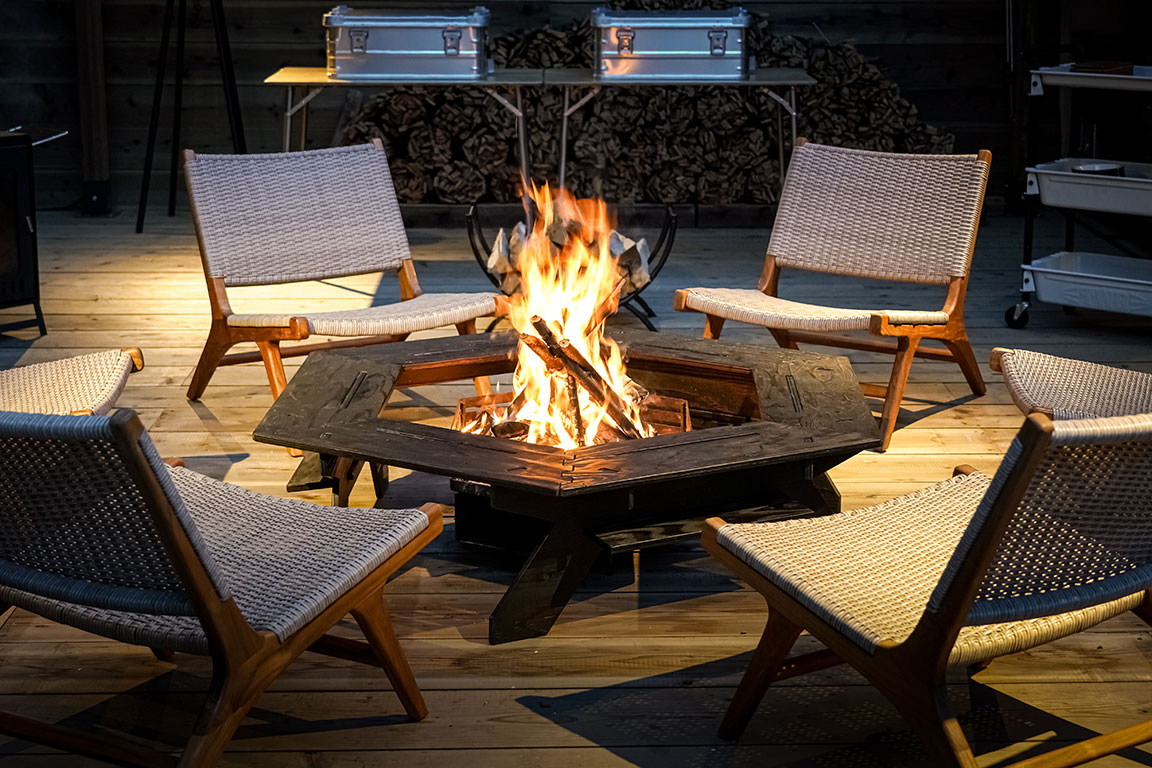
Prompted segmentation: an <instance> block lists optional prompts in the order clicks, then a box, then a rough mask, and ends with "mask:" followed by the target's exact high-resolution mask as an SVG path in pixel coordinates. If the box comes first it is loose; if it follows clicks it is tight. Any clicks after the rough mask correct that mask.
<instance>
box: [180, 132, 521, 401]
mask: <svg viewBox="0 0 1152 768" xmlns="http://www.w3.org/2000/svg"><path fill="white" fill-rule="evenodd" d="M371 143H372V144H373V145H374V146H375V147H376V149H378V150H379V151H381V152H383V151H384V144H383V142H382V141H381V140H380V139H372V142H371ZM195 158H196V152H195V151H193V150H191V149H186V150H184V164H185V165H187V164H188V163H189V162H190V161H193V160H195ZM185 179H186V180H187V174H185ZM188 202H189V205H190V206H191V209H192V220H193V222H194V223H195V225H196V243H197V245H198V246H199V250H200V261H201V264H202V265H203V267H204V277H205V280H206V281H207V283H208V303H209V305H210V306H211V311H212V325H211V327H210V328H209V330H208V338H207V340H206V341H205V342H204V349H203V351H202V352H201V353H200V359H199V361H198V362H197V363H196V369H195V371H194V372H193V374H192V381H191V383H190V384H189V385H188V399H189V400H199V399H200V397H201V396H202V395H203V394H204V390H205V389H207V387H208V382H209V381H211V379H212V375H213V374H214V373H215V372H216V369H217V368H218V367H220V366H222V365H240V364H242V363H254V362H256V361H262V362H263V363H264V370H265V371H266V372H267V374H268V386H269V387H270V388H271V390H272V397H273V399H275V398H278V397H280V393H281V392H283V391H284V388H285V387H286V386H287V385H288V381H287V377H286V375H285V373H284V361H283V358H285V357H299V356H301V355H307V354H309V353H310V352H315V351H317V350H321V349H339V348H341V347H365V346H369V345H371V344H388V343H391V342H396V341H403V340H405V339H406V338H408V336H409V335H410V334H407V333H397V334H381V335H376V336H359V337H355V338H344V339H338V340H335V341H323V342H315V343H311V344H300V345H293V346H291V347H288V348H284V349H282V348H281V346H280V344H281V342H285V341H304V340H305V339H307V338H308V337H309V335H310V332H309V329H308V318H307V317H306V316H303V315H301V316H293V317H290V318H289V319H288V323H287V325H286V326H277V327H241V326H232V325H229V324H228V317H229V316H230V315H232V314H233V312H232V305H231V304H230V302H229V301H228V289H227V287H226V285H225V281H224V278H221V277H212V276H211V274H212V270H211V268H210V266H209V264H208V256H207V249H206V248H205V245H204V236H203V233H202V232H201V229H200V217H199V215H198V214H197V209H196V199H195V196H194V195H193V194H192V192H191V189H189V193H188ZM365 274H372V273H371V272H368V273H365ZM396 278H397V280H398V281H399V283H400V301H402V302H403V301H408V300H410V299H414V298H416V297H417V296H420V295H422V294H423V293H424V291H423V290H421V288H420V281H419V280H418V279H417V278H416V267H415V265H414V264H413V262H412V257H411V256H410V255H409V256H405V257H404V258H403V259H402V260H401V262H400V266H399V268H398V269H397V271H396ZM501 308H502V304H501V303H500V302H499V301H497V303H496V314H497V315H499V314H501V311H502V310H501ZM455 325H456V331H457V332H458V333H459V334H460V335H461V336H464V335H467V334H472V333H476V320H475V319H471V320H465V321H462V322H459V323H456V324H455ZM244 342H252V343H255V344H256V347H257V351H255V352H233V353H229V352H228V350H229V349H231V348H232V347H233V346H235V345H236V344H241V343H244ZM475 383H476V392H477V394H481V395H484V394H490V393H491V387H490V386H489V383H488V379H487V378H478V379H476V382H475Z"/></svg>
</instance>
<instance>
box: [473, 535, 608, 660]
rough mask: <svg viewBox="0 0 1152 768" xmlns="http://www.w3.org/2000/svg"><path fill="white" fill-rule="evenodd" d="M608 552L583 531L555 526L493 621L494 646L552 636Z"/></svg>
mask: <svg viewBox="0 0 1152 768" xmlns="http://www.w3.org/2000/svg"><path fill="white" fill-rule="evenodd" d="M603 549H604V548H603V546H602V545H601V544H600V543H599V542H598V541H596V540H595V539H593V538H592V537H590V536H589V535H588V534H586V533H585V532H584V531H583V530H582V529H581V528H579V527H578V526H576V525H573V524H571V523H567V522H557V523H554V524H553V526H552V528H551V529H550V530H549V531H548V533H547V534H546V535H545V536H544V539H543V540H542V541H541V542H540V543H539V544H538V545H537V546H536V549H535V550H534V551H533V552H532V554H531V555H529V557H528V561H527V562H526V563H524V566H523V567H522V568H521V569H520V573H518V574H517V575H516V580H515V581H513V582H512V586H510V587H508V591H507V592H505V593H504V596H503V597H501V598H500V603H499V604H498V605H497V606H496V609H495V610H494V611H492V615H491V616H489V617H488V642H489V643H490V644H492V645H496V644H499V643H507V642H511V641H513V640H523V639H525V638H529V637H540V636H542V635H546V634H548V630H550V629H551V628H552V625H553V624H555V623H556V619H557V618H558V617H559V616H560V612H561V611H563V610H564V606H565V605H567V604H568V600H569V599H570V598H571V597H572V594H573V593H574V592H575V591H576V587H577V586H579V584H580V582H581V581H583V580H584V577H585V576H586V575H587V574H588V571H589V570H591V569H592V566H593V564H594V563H595V562H596V558H597V557H598V556H599V555H600V553H601V552H602V551H603Z"/></svg>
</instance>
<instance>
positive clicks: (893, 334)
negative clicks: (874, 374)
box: [673, 137, 992, 451]
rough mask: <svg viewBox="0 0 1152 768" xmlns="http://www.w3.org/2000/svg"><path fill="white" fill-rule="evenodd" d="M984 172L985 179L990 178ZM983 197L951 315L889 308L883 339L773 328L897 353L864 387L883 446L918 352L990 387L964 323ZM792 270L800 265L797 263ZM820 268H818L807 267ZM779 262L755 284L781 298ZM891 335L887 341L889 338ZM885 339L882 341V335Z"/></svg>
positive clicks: (803, 338) (953, 291)
mask: <svg viewBox="0 0 1152 768" xmlns="http://www.w3.org/2000/svg"><path fill="white" fill-rule="evenodd" d="M806 143H808V140H807V139H805V138H803V137H801V138H797V139H796V146H798V147H799V146H803V145H804V144H806ZM977 159H978V160H980V161H982V162H984V163H985V164H986V165H988V164H991V162H992V153H991V152H989V151H988V150H986V149H982V150H980V151H979V152H978V153H977ZM986 174H987V171H985V181H986V180H987V175H986ZM983 204H984V201H983V197H981V200H980V206H979V209H978V211H977V215H976V223H975V225H974V226H973V230H972V245H971V246H970V247H969V250H968V264H969V268H968V269H967V270H965V272H964V275H963V276H957V277H953V278H951V279H950V280H949V282H948V287H947V293H946V295H945V297H944V306H943V307H941V311H942V312H944V313H945V314H946V315H947V316H948V320H947V322H945V323H942V324H934V325H916V324H911V323H895V322H892V320H891V319H890V318H889V317H888V315H887V314H885V313H877V314H874V315H872V318H871V320H870V321H869V327H868V332H869V333H870V334H871V335H872V336H877V337H880V338H877V339H869V338H862V337H859V336H848V335H844V334H840V333H835V332H827V331H805V330H788V329H782V328H769V329H768V330H769V332H770V333H771V334H772V338H773V339H775V340H776V343H777V344H778V345H780V346H781V347H783V348H785V349H799V347H798V346H797V345H798V344H801V343H803V344H816V345H819V346H824V347H838V348H844V349H856V350H860V351H863V352H880V353H884V354H890V355H895V358H896V359H895V360H894V361H893V364H892V373H891V374H890V375H889V377H888V384H887V385H884V384H871V383H864V382H861V384H860V390H861V392H863V393H864V395H866V396H867V397H879V398H881V399H883V400H884V405H883V408H882V410H881V415H880V434H881V437H882V438H883V441H884V442H883V445H881V447H880V450H881V451H884V450H887V449H888V444H889V443H890V442H891V441H892V433H893V432H894V431H895V430H896V421H897V419H899V417H900V403H901V402H902V401H903V399H904V390H905V389H906V388H907V386H908V374H909V372H910V371H911V369H912V361H913V359H915V358H917V357H920V358H924V359H926V360H943V361H946V362H953V363H956V364H957V365H958V366H960V370H961V372H962V373H963V374H964V379H965V380H966V381H967V382H968V386H969V387H970V388H971V389H972V394H974V395H976V396H980V395H983V394H984V393H985V392H986V391H987V387H986V385H985V384H984V376H983V374H982V373H981V372H980V364H979V363H978V362H976V355H975V353H974V352H973V351H972V344H971V342H969V340H968V332H967V330H965V327H964V299H965V296H966V295H967V293H968V276H969V274H970V273H971V263H972V254H973V251H974V250H975V246H976V235H977V232H978V230H979V226H980V214H981V212H982V211H983ZM793 269H802V268H801V267H793ZM805 271H816V270H805ZM780 272H781V267H780V265H779V264H777V263H776V255H775V254H772V253H769V254H767V255H766V257H765V259H764V267H763V269H762V270H761V272H760V281H759V283H758V284H757V286H756V288H757V290H759V291H760V292H761V293H763V294H765V295H767V296H772V297H774V298H778V297H779V284H780ZM687 300H688V292H687V291H684V290H679V291H677V292H676V294H675V296H674V298H673V302H674V306H675V308H676V310H677V311H680V312H695V311H697V310H695V309H693V308H691V307H689V306H688V304H687ZM725 320H726V318H723V317H720V316H717V315H711V314H707V313H705V322H704V338H706V339H718V338H720V333H721V331H722V330H723V329H724V321H725ZM889 338H890V339H892V340H891V341H888V340H887V339H889ZM882 339H883V340H882ZM925 339H933V340H936V341H938V342H940V343H941V344H943V345H944V349H938V348H922V347H921V346H920V342H921V341H923V340H925Z"/></svg>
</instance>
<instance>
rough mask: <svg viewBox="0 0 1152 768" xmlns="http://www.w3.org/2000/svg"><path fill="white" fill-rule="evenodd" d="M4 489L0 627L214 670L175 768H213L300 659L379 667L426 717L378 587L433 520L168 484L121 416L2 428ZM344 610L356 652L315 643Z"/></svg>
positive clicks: (16, 722)
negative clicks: (55, 625)
mask: <svg viewBox="0 0 1152 768" xmlns="http://www.w3.org/2000/svg"><path fill="white" fill-rule="evenodd" d="M0 486H2V487H3V488H4V494H2V495H0V612H3V610H4V609H6V608H7V607H8V606H9V605H16V606H19V607H21V608H24V609H26V610H29V611H32V612H33V613H36V614H39V615H40V616H42V617H44V618H47V619H50V620H52V621H58V622H62V623H65V624H70V625H72V626H75V627H78V628H80V629H83V630H87V631H89V632H94V633H96V634H99V635H103V636H105V637H110V638H113V639H115V640H120V641H123V642H126V643H134V644H137V645H143V646H149V647H151V648H154V649H157V650H156V651H154V652H155V653H156V654H157V656H159V657H160V658H165V659H166V658H169V657H170V656H171V654H172V652H175V651H180V652H186V653H193V654H201V655H207V656H211V657H212V660H213V667H214V672H213V676H212V685H211V687H210V689H209V695H208V700H207V702H206V704H205V706H204V709H203V711H202V713H201V716H200V717H199V719H198V720H197V722H196V725H195V727H194V729H193V732H192V735H191V737H190V738H189V740H188V742H187V745H186V747H185V749H184V752H183V755H182V757H181V758H180V760H179V763H178V764H179V765H180V766H189V767H190V766H197V767H199V766H211V765H216V763H217V762H218V760H219V759H220V755H221V753H222V752H223V750H224V748H225V746H226V745H227V744H228V742H229V741H230V740H231V738H232V734H233V733H234V732H235V730H236V728H237V726H238V725H239V724H240V722H241V721H242V720H243V719H244V716H245V713H246V712H247V711H248V709H249V708H250V707H251V706H252V704H253V703H254V702H255V700H256V699H257V698H258V697H259V696H260V694H261V692H262V691H263V690H264V689H265V688H266V687H267V686H268V685H269V684H270V683H271V682H272V681H273V680H274V679H275V678H276V677H277V675H278V674H279V673H280V672H281V670H283V669H284V668H285V667H286V666H287V665H288V664H289V663H291V662H292V660H293V659H295V658H296V657H297V656H298V655H300V654H301V653H302V652H304V651H307V650H311V651H317V652H320V653H325V654H329V655H332V656H337V657H340V658H343V659H349V660H354V661H360V662H364V663H367V664H372V665H375V666H379V667H383V669H384V672H385V673H386V674H387V675H388V678H389V680H391V682H392V685H393V687H394V688H395V689H396V692H397V694H398V695H399V697H400V700H401V702H402V703H403V706H404V709H405V710H406V711H407V713H408V715H409V716H410V717H411V718H412V719H414V720H419V719H421V718H423V717H424V716H425V714H426V713H427V710H426V708H425V706H424V702H423V699H422V698H421V695H420V690H419V688H418V687H417V685H416V682H415V680H414V678H413V676H412V671H411V669H409V667H408V663H407V661H406V660H405V658H404V654H403V651H402V650H401V647H400V645H399V643H398V642H397V639H396V635H395V633H394V631H393V629H392V625H391V622H390V620H389V618H388V614H387V612H386V610H385V605H384V599H383V594H382V589H383V587H384V582H385V581H386V580H387V578H388V576H389V575H390V574H392V573H393V572H394V571H395V570H396V569H397V568H399V567H400V566H401V565H403V564H404V563H405V562H407V561H408V560H409V559H410V558H411V557H412V556H413V555H415V554H417V553H418V552H419V551H420V550H421V549H422V548H423V547H424V546H425V545H426V544H428V542H430V541H431V540H432V539H433V538H435V537H436V535H437V534H438V533H439V532H440V530H441V526H442V524H441V513H442V511H443V510H442V508H441V507H440V506H439V505H436V504H427V505H425V506H423V507H422V508H420V509H399V510H385V509H334V508H331V507H323V506H320V505H317V504H310V503H308V502H304V501H299V500H285V499H277V498H273V497H270V496H264V495H262V494H258V493H253V492H250V491H246V490H244V489H242V488H238V487H236V486H233V485H229V484H227V483H222V482H219V481H216V480H212V479H210V478H207V477H204V476H203V475H199V474H197V473H195V472H191V471H188V470H186V469H182V468H179V467H171V468H170V467H167V466H164V464H163V463H162V462H161V461H160V458H159V456H157V454H156V450H155V448H154V447H153V446H152V442H151V440H150V439H149V438H148V433H147V432H146V431H145V430H144V427H143V426H142V425H141V423H140V420H139V418H138V417H137V416H136V414H135V413H134V412H133V411H131V410H128V409H121V410H118V411H116V412H115V413H113V414H112V415H111V416H82V417H76V416H48V415H39V414H22V413H9V412H4V413H0ZM349 612H350V613H351V614H352V616H353V617H354V618H355V619H356V621H357V622H358V623H359V625H360V627H361V629H362V630H363V632H364V634H365V636H366V637H367V639H368V643H362V642H358V641H355V640H350V639H346V638H342V637H331V636H329V635H327V634H325V633H326V632H327V631H328V630H329V629H330V628H331V627H332V626H333V625H334V624H336V622H338V621H339V620H340V619H341V618H342V617H343V616H344V615H345V614H347V613H349ZM161 649H162V650H161ZM0 732H3V733H7V734H9V735H13V736H17V737H20V738H25V739H28V740H31V741H36V742H39V743H43V744H48V745H51V746H55V747H59V748H62V749H65V750H68V751H72V752H78V753H81V754H86V755H90V756H94V757H99V758H101V759H105V760H109V761H111V762H116V763H117V764H120V765H176V764H177V761H176V760H175V759H173V758H171V757H169V756H168V755H165V754H162V753H159V752H157V751H155V750H152V749H149V748H146V747H144V746H141V745H137V744H135V743H133V742H132V741H131V740H129V739H125V738H110V737H108V736H102V735H99V734H94V733H88V732H83V733H79V732H76V731H74V730H70V729H66V728H63V727H61V726H57V725H49V724H46V723H42V722H39V721H35V720H31V719H29V718H27V717H25V716H23V715H18V714H15V713H0Z"/></svg>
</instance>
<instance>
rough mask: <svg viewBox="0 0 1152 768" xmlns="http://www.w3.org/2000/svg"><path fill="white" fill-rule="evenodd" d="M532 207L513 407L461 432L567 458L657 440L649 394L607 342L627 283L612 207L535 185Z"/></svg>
mask: <svg viewBox="0 0 1152 768" xmlns="http://www.w3.org/2000/svg"><path fill="white" fill-rule="evenodd" d="M529 198H530V200H531V201H532V203H533V204H534V209H535V210H534V214H535V215H534V217H532V218H534V220H533V221H531V222H530V225H531V231H530V232H529V235H528V238H527V240H526V242H525V243H524V248H523V250H522V252H521V254H520V258H519V263H518V265H517V268H518V269H519V271H520V279H521V286H522V288H521V291H520V293H518V294H515V295H513V296H511V297H509V305H510V306H509V319H510V320H511V322H512V325H513V327H514V328H515V329H516V330H517V331H519V333H520V339H521V343H520V345H519V347H518V350H517V360H516V372H515V374H514V376H513V392H512V396H511V402H509V403H508V404H507V407H506V408H504V407H487V408H483V409H482V410H481V412H480V414H479V415H478V416H476V417H475V418H473V419H472V420H471V421H469V422H468V423H466V424H463V425H461V426H460V427H459V428H460V429H461V430H462V431H464V432H473V433H489V432H491V433H493V434H497V435H504V436H509V437H517V438H520V439H524V440H526V441H527V442H531V443H542V444H546V445H555V446H558V447H560V448H565V449H569V448H577V447H579V446H583V445H593V444H595V443H604V442H609V441H613V440H619V439H621V438H626V437H633V438H635V437H648V436H650V435H653V434H655V431H654V430H653V429H652V427H650V426H649V425H647V424H645V422H644V420H643V419H642V418H641V411H640V400H641V399H643V398H644V396H645V395H646V394H647V393H646V392H645V391H644V390H643V389H642V388H641V387H639V386H638V385H636V384H635V383H634V382H633V381H632V380H631V379H630V378H628V375H627V373H626V371H625V368H624V361H623V358H622V357H621V354H620V349H619V347H617V345H616V342H614V341H613V340H612V339H609V338H605V336H604V320H605V318H606V317H607V316H608V315H610V314H612V313H613V312H615V310H616V305H617V303H618V302H619V298H620V295H619V294H620V288H621V286H622V285H623V282H624V281H623V280H622V278H621V276H620V274H619V271H618V269H617V264H616V258H615V257H613V256H612V255H611V253H610V251H609V236H610V233H611V232H612V224H611V222H610V221H609V217H608V209H607V206H606V205H605V204H604V201H602V200H577V199H575V198H574V197H572V195H570V194H569V193H568V192H567V191H566V190H564V189H560V190H558V191H557V192H556V194H555V195H553V193H552V191H551V190H550V189H549V187H548V185H547V184H545V185H544V187H543V188H538V187H537V186H536V185H535V184H533V185H532V189H531V192H530V193H529ZM493 405H495V404H493Z"/></svg>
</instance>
